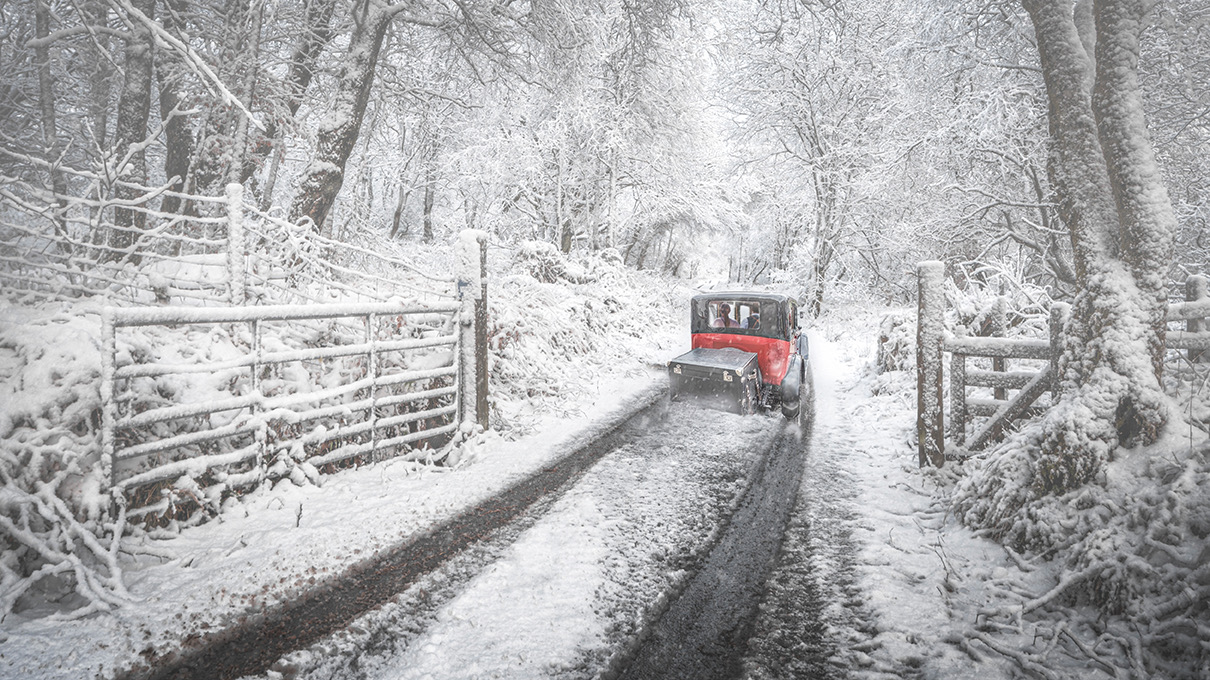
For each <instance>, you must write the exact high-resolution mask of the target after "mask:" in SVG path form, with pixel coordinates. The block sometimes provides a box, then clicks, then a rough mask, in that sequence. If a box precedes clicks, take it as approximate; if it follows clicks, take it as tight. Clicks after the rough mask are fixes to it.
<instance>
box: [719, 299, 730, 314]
mask: <svg viewBox="0 0 1210 680" xmlns="http://www.w3.org/2000/svg"><path fill="white" fill-rule="evenodd" d="M718 315H719V316H731V305H729V304H727V303H726V302H724V303H722V304H720V305H719V306H718Z"/></svg>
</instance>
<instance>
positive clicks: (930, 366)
mask: <svg viewBox="0 0 1210 680" xmlns="http://www.w3.org/2000/svg"><path fill="white" fill-rule="evenodd" d="M916 274H917V286H918V294H919V302H920V306H919V311H918V313H917V317H916V319H917V321H916V442H917V450H918V453H919V456H920V467H924V466H926V465H929V464H930V463H931V464H932V465H934V466H936V467H941V466H942V465H943V464H944V463H945V422H944V408H943V406H942V400H943V399H944V398H945V395H944V393H943V392H942V386H941V379H942V373H941V371H942V368H941V342H942V337H943V333H944V330H945V323H944V320H943V318H942V315H943V314H944V312H945V293H944V291H943V289H942V288H943V283H944V280H945V264H944V263H942V262H937V261H926V262H920V263H918V264H917V265H916Z"/></svg>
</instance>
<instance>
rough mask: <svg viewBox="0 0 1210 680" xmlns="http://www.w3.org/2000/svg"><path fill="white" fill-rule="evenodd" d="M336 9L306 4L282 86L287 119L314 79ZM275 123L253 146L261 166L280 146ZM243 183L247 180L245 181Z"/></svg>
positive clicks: (325, 0) (332, 0) (327, 0)
mask: <svg viewBox="0 0 1210 680" xmlns="http://www.w3.org/2000/svg"><path fill="white" fill-rule="evenodd" d="M335 9H336V0H308V2H307V12H306V16H305V19H304V22H303V25H304V26H305V28H304V30H303V32H302V34H301V35H299V37H298V43H297V44H296V45H295V46H294V52H293V53H292V54H291V55H290V71H289V73H288V74H287V75H286V86H287V87H288V88H289V92H290V94H289V97H288V98H287V100H286V108H287V109H288V110H289V111H290V117H291V118H293V117H294V116H296V115H298V109H299V108H301V107H302V103H303V97H304V96H305V95H306V93H307V88H308V87H310V86H311V78H312V77H313V76H314V75H315V63H316V62H317V61H318V60H319V55H320V53H321V52H323V48H324V47H325V46H327V44H328V43H329V42H331V41H332V36H333V31H332V28H331V23H332V13H333V10H335ZM280 134H281V130H280V125H279V121H277V120H273V119H270V120H269V121H268V123H267V124H266V125H265V135H264V142H263V143H261V144H258V145H256V152H255V153H256V155H257V156H258V157H259V158H260V162H261V163H263V162H264V160H265V159H267V158H268V157H269V154H270V153H272V152H273V150H274V149H275V148H277V147H278V146H280V145H281V143H282V141H281V139H280V138H279V135H280ZM244 179H247V177H245V178H244Z"/></svg>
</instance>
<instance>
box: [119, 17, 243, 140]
mask: <svg viewBox="0 0 1210 680" xmlns="http://www.w3.org/2000/svg"><path fill="white" fill-rule="evenodd" d="M109 4H110V5H111V6H112V7H113V8H114V9H115V10H117V11H118V12H119V13H123V14H125V15H126V16H128V17H130V18H131V19H134V20H135V21H138V22H139V23H140V24H143V26H145V27H146V28H147V30H149V31H151V34H152V35H153V36H154V37H155V39H156V42H157V43H158V44H159V45H160V46H161V47H164V48H167V49H172V50H175V51H176V52H177V53H179V54H180V55H181V57H182V58H184V60H185V62H186V63H187V64H189V65H190V66H192V67H193V68H194V69H195V70H194V73H195V74H196V75H198V76H199V77H200V78H201V80H202V83H203V84H205V85H206V88H207V89H208V90H210V94H212V95H215V96H218V97H220V98H221V99H222V100H223V103H224V104H226V105H228V106H233V107H235V108H237V109H239V110H240V111H241V112H242V113H243V114H244V116H245V117H246V118H247V119H248V122H250V123H251V124H252V125H253V126H254V127H256V129H257V130H260V131H261V132H264V131H265V126H264V125H263V124H262V123H261V122H260V121H258V120H257V119H256V118H255V117H253V115H252V112H251V111H249V110H248V109H247V107H245V106H244V103H243V102H241V101H240V100H239V98H238V97H236V96H235V95H234V94H232V93H231V91H230V90H228V89H227V86H226V85H224V84H223V81H222V79H220V78H219V77H218V74H216V73H215V72H214V70H213V69H211V68H210V66H209V65H207V64H206V61H205V60H204V59H202V57H201V55H199V54H198V53H197V52H195V51H194V50H193V48H191V47H189V46H188V45H186V44H185V43H183V42H181V41H180V40H179V39H177V37H176V36H174V35H172V34H171V33H169V32H168V31H167V30H165V29H164V27H163V26H161V25H160V24H159V23H158V22H156V21H154V20H152V19H151V18H150V17H148V16H147V15H146V14H143V13H142V12H141V11H139V10H138V9H137V8H136V7H134V6H133V5H131V4H130V2H129V0H109ZM216 90H217V92H216Z"/></svg>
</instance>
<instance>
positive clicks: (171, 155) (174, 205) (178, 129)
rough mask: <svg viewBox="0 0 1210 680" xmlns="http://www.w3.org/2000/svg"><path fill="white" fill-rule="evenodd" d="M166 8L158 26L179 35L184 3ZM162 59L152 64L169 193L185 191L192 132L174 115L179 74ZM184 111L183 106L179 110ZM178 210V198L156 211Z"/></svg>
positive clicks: (172, 0)
mask: <svg viewBox="0 0 1210 680" xmlns="http://www.w3.org/2000/svg"><path fill="white" fill-rule="evenodd" d="M168 8H169V9H170V10H171V11H169V12H166V13H165V16H164V18H163V19H162V20H161V23H162V24H163V26H164V29H165V30H166V31H168V32H169V33H172V34H173V35H179V33H180V30H181V28H183V27H182V26H179V25H178V21H177V17H180V16H184V14H185V12H186V10H187V7H186V2H185V0H168ZM173 66H177V65H170V64H169V63H167V62H165V60H164V59H160V60H157V61H156V64H155V71H156V78H157V80H158V81H159V84H160V120H161V121H163V123H164V137H165V139H164V176H165V177H167V178H168V179H172V178H173V177H176V178H177V181H175V182H173V183H172V190H173V191H177V192H183V191H185V182H186V180H187V179H188V176H189V163H190V162H191V161H192V159H193V130H191V129H190V126H189V118H188V117H187V116H185V115H182V114H180V113H179V112H176V110H177V107H179V106H181V104H182V103H183V101H184V96H183V95H182V92H181V73H180V72H179V71H177V70H176V69H174V68H173ZM182 108H187V107H182ZM180 209H181V199H180V198H179V197H177V196H165V197H164V201H163V203H161V204H160V210H162V211H163V212H166V213H176V212H179V211H180Z"/></svg>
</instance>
